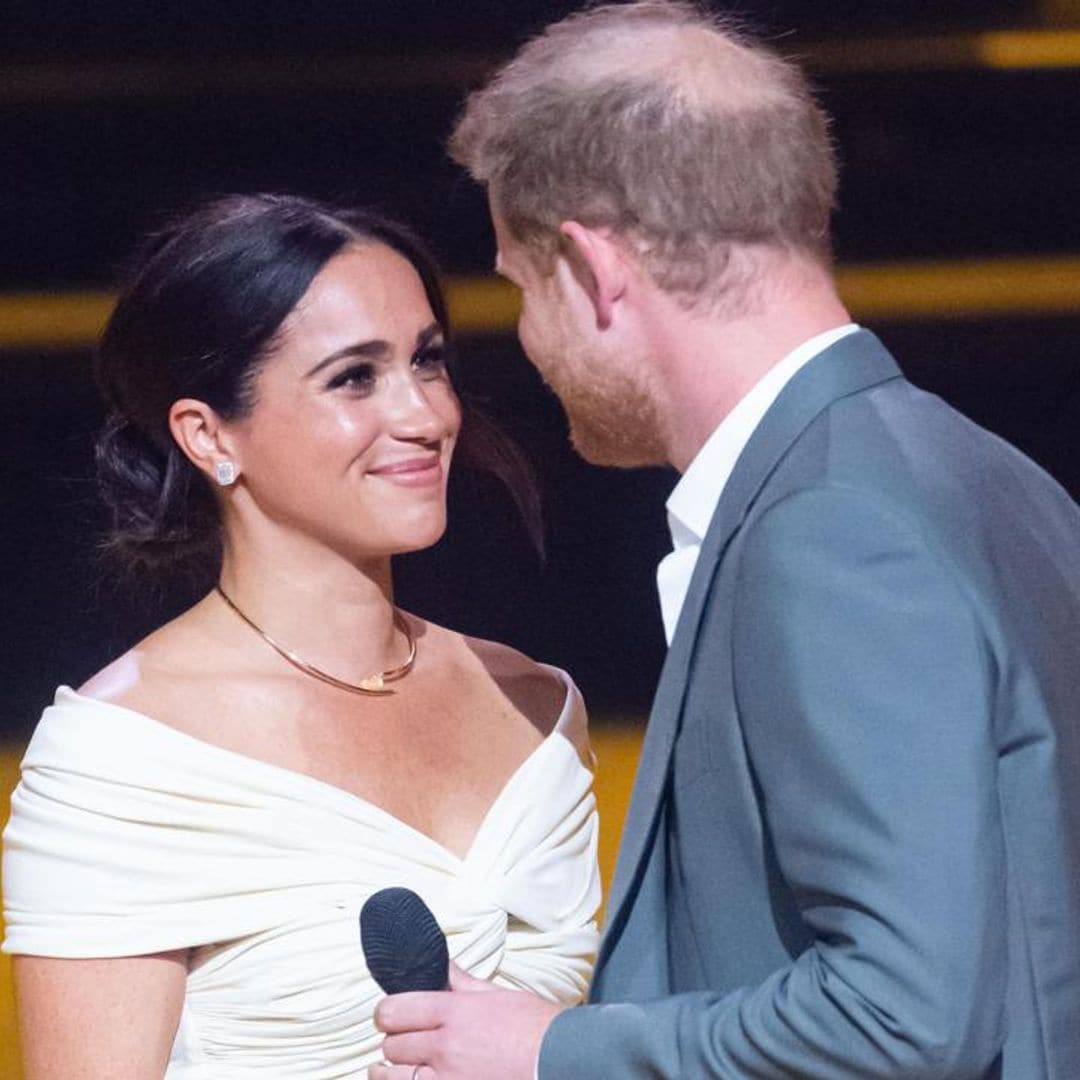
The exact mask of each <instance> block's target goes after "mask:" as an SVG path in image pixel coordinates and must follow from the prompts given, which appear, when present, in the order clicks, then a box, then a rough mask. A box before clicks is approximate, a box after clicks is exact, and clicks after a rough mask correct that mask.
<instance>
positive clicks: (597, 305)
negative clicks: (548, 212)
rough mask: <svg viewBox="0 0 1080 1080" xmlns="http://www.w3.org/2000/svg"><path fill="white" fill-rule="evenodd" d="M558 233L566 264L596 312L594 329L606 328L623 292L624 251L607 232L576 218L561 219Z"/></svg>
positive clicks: (625, 278)
mask: <svg viewBox="0 0 1080 1080" xmlns="http://www.w3.org/2000/svg"><path fill="white" fill-rule="evenodd" d="M559 232H560V234H561V235H562V237H563V241H564V243H563V247H564V251H565V253H566V256H567V259H568V262H569V264H570V267H571V269H572V270H573V271H574V274H575V276H576V277H577V278H578V280H579V282H580V283H581V285H582V287H583V288H584V289H585V291H586V293H587V294H588V296H589V299H590V300H591V301H592V305H593V308H594V310H595V311H596V326H597V329H599V330H606V329H607V328H608V327H609V326H610V325H611V319H612V312H613V310H614V307H615V304H616V302H617V301H618V300H619V299H620V298H621V297H622V296H623V294H624V293H625V292H626V286H627V282H628V278H629V275H628V267H627V265H626V251H625V249H624V248H623V247H622V245H621V244H619V243H618V242H617V241H616V240H615V239H614V238H613V237H612V236H611V235H610V234H609V233H607V232H598V231H597V230H596V229H590V228H589V227H588V226H587V225H582V224H581V223H580V222H577V221H564V222H563V223H562V224H561V225H560V226H559Z"/></svg>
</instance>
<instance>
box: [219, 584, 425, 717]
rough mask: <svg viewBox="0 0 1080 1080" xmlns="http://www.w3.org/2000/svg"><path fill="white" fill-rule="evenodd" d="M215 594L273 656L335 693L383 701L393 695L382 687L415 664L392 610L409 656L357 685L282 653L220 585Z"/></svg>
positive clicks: (405, 627)
mask: <svg viewBox="0 0 1080 1080" xmlns="http://www.w3.org/2000/svg"><path fill="white" fill-rule="evenodd" d="M214 589H215V591H216V592H217V594H218V595H219V596H220V597H221V599H222V600H224V601H225V603H226V604H228V606H229V607H230V608H232V610H233V611H235V612H236V614H237V615H239V616H240V618H241V619H243V620H244V622H246V623H247V624H248V626H250V627H251V629H252V630H254V631H255V632H256V633H257V634H258V635H259V637H261V638H262V639H263V641H265V642H266V643H267V645H269V646H270V647H271V648H272V649H273V650H274V652H276V653H278V654H279V655H280V656H283V657H284V658H285V659H286V660H288V661H289V663H290V664H292V666H293V667H294V668H298V669H299V670H300V671H302V672H303V673H304V674H305V675H310V676H311V677H312V678H313V679H318V680H319V681H320V682H324V683H328V684H329V685H330V686H336V687H337V688H338V689H339V690H348V691H349V692H350V693H352V694H374V695H376V696H380V697H384V696H385V695H387V694H392V693H394V691H393V690H391V689H390V688H389V687H388V686H387V685H386V683H389V682H396V681H397V680H398V679H403V678H405V676H406V675H408V674H409V672H410V671H412V666H413V664H414V663H415V662H416V638H414V637H413V636H412V634H411V633H410V631H409V624H408V623H407V622H406V621H405V617H404V616H403V615H402V614H401V612H400V611H398V609H397V608H394V625H395V626H396V627H397V628H398V629H399V630H400V631H401V632H402V633H403V634H404V635H405V640H406V641H407V642H408V643H409V655H408V656H407V657H405V663H403V664H399V665H398V666H397V667H395V668H390V669H389V670H388V671H377V672H376V673H375V674H374V675H369V676H368V677H367V678H366V679H361V680H360V682H358V683H351V682H346V681H345V680H344V679H338V678H336V677H335V676H333V675H329V674H327V672H325V671H320V670H319V668H317V667H315V665H314V664H309V663H308V662H307V661H306V660H305V659H304V658H303V657H302V656H300V655H298V654H297V653H294V652H293V651H292V650H291V649H286V648H285V646H284V645H280V644H278V642H276V641H275V640H274V639H273V638H272V637H271V636H270V635H269V634H268V633H267V632H266V631H265V630H264V629H263V628H262V627H261V626H259V624H258V623H257V622H255V621H254V619H251V618H249V617H248V616H247V615H245V614H244V613H243V612H242V611H241V610H240V609H239V608H238V607H237V606H236V605H235V604H234V603H233V602H232V600H230V599H229V597H228V595H227V594H226V592H225V590H224V589H223V588H222V587H221V586H220V585H215V586H214Z"/></svg>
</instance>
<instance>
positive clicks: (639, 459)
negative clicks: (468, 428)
mask: <svg viewBox="0 0 1080 1080" xmlns="http://www.w3.org/2000/svg"><path fill="white" fill-rule="evenodd" d="M534 363H535V361H534ZM536 366H537V368H538V369H539V370H540V371H541V373H542V374H543V376H544V381H545V382H546V383H547V385H548V386H550V387H551V389H552V390H553V391H554V392H555V394H556V395H557V397H558V398H559V400H560V401H561V402H562V406H563V409H564V410H565V412H566V417H567V420H568V421H569V425H570V441H571V443H572V444H573V446H574V449H575V450H576V451H577V452H578V453H579V454H580V455H581V456H582V457H583V458H584V459H585V460H586V461H588V462H590V463H591V464H593V465H608V466H618V467H620V468H640V467H644V466H649V465H665V464H667V451H666V447H665V444H664V440H663V439H662V438H661V431H660V418H659V415H658V412H657V408H656V403H655V398H654V396H653V393H652V391H651V390H650V388H649V386H648V385H646V381H645V380H644V379H642V378H641V377H640V376H639V375H638V374H637V373H638V372H639V371H640V370H641V367H640V366H639V365H626V368H625V369H623V370H619V369H618V368H616V367H615V366H614V365H612V364H611V362H610V360H609V359H608V358H606V357H603V356H595V355H592V356H590V355H589V354H588V352H587V351H586V350H585V349H584V348H583V347H581V346H580V345H577V346H575V345H573V344H571V343H569V342H567V344H566V345H565V347H564V348H563V350H562V354H561V356H560V357H559V358H558V360H556V361H555V362H554V363H553V364H551V365H549V366H544V365H542V364H541V363H537V364H536ZM620 367H621V365H620Z"/></svg>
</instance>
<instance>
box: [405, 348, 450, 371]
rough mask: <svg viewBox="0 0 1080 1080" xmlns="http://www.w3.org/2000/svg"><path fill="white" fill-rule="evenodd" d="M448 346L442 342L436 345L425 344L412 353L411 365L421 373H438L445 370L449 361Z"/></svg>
mask: <svg viewBox="0 0 1080 1080" xmlns="http://www.w3.org/2000/svg"><path fill="white" fill-rule="evenodd" d="M449 353H450V348H449V346H448V345H446V344H444V343H441V342H440V343H439V344H437V345H425V346H424V347H423V348H422V349H418V350H417V351H416V353H415V354H414V355H413V358H412V363H413V367H414V368H415V369H416V370H417V371H418V372H420V373H421V374H424V373H425V372H426V373H429V374H431V375H440V374H442V373H443V372H444V371H445V370H446V366H447V364H448V362H449V359H450V357H449Z"/></svg>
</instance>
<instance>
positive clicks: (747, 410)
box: [666, 323, 859, 551]
mask: <svg viewBox="0 0 1080 1080" xmlns="http://www.w3.org/2000/svg"><path fill="white" fill-rule="evenodd" d="M858 329H859V327H858V326H856V325H855V324H854V323H845V324H844V325H843V326H837V327H834V328H833V329H831V330H826V331H824V332H823V333H821V334H816V335H815V336H814V337H812V338H810V339H809V340H808V341H804V342H803V343H802V344H801V345H799V346H797V347H796V348H794V349H792V350H791V352H789V353H788V354H787V355H786V356H785V357H784V358H783V359H782V360H780V361H779V362H778V363H777V364H774V365H773V366H772V367H771V368H770V369H769V370H768V371H767V372H766V373H765V374H764V375H763V376H762V377H761V378H760V379H759V380H758V381H757V382H756V383H755V384H754V386H753V387H752V388H751V389H750V390H749V392H748V393H746V394H745V395H743V397H742V398H740V399H739V401H738V402H737V404H736V405H735V407H734V408H733V409H732V410H731V412H729V413H728V414H727V416H725V417H724V419H723V420H721V421H720V424H719V425H718V426H717V428H716V430H715V431H714V432H713V433H712V434H711V435H710V436H709V438H708V439H707V440H706V441H705V444H704V445H703V446H702V448H701V449H700V450H699V451H698V452H697V454H696V455H695V456H694V459H693V461H691V462H690V464H689V466H687V469H686V472H684V473H683V475H682V478H681V479H680V480H679V482H678V484H676V485H675V489H674V490H673V491H672V493H671V494H670V495H669V496H668V500H667V504H666V505H667V514H668V527H669V528H670V530H671V541H672V543H673V545H674V547H675V550H676V551H678V550H679V549H680V548H684V547H688V546H691V545H694V544H700V543H701V541H702V540H703V539H704V538H705V533H706V532H707V531H708V528H709V522H710V521H711V520H712V516H713V513H714V511H715V510H716V504H717V503H718V502H719V501H720V496H721V495H722V494H723V492H724V487H725V485H726V484H727V482H728V479H729V478H730V476H731V473H732V470H733V469H734V468H735V463H736V462H737V461H738V460H739V455H740V454H741V453H742V452H743V449H744V448H745V447H746V444H747V443H748V442H749V441H750V436H751V435H753V433H754V429H755V428H756V427H757V426H758V424H760V423H761V420H762V417H764V415H765V414H766V413H767V412H768V411H769V408H770V406H771V405H772V404H773V402H774V401H776V399H777V398H778V397H779V396H780V391H781V390H783V389H784V387H785V386H786V385H787V384H788V382H789V381H790V380H791V379H792V378H793V377H794V375H795V373H796V372H798V371H799V369H800V368H802V367H803V366H804V365H806V364H807V363H809V362H810V361H811V360H813V358H814V357H815V356H817V355H818V354H819V353H822V352H824V351H825V350H826V349H827V348H828V347H829V346H830V345H834V344H835V343H836V342H837V341H839V340H840V339H841V338H844V337H847V336H848V334H853V333H854V332H855V331H856V330H858Z"/></svg>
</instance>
